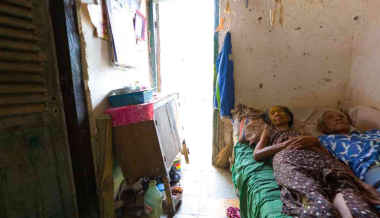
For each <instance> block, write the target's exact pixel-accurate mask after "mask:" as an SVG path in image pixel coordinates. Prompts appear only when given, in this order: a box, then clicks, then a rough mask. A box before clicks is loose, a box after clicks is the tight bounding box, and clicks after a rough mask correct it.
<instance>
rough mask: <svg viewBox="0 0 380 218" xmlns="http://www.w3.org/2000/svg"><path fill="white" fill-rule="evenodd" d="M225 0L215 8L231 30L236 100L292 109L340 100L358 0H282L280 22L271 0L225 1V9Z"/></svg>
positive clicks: (347, 74)
mask: <svg viewBox="0 0 380 218" xmlns="http://www.w3.org/2000/svg"><path fill="white" fill-rule="evenodd" d="M226 2H227V0H221V1H220V7H221V8H220V13H221V16H222V17H225V18H226V21H225V25H226V26H227V28H228V26H230V29H231V34H232V53H233V59H234V63H235V65H234V66H235V68H234V69H235V70H234V74H235V77H234V78H235V91H236V103H244V104H248V105H250V106H256V107H267V106H269V105H273V104H282V105H288V106H290V107H293V108H294V107H313V106H333V107H334V106H335V107H336V106H338V105H339V104H341V103H343V101H344V99H345V98H344V97H345V92H346V88H347V85H348V83H349V79H350V74H351V66H352V52H353V48H352V46H353V35H354V32H355V30H356V29H357V26H359V25H361V20H360V16H361V12H362V9H361V2H362V1H358V0H344V1H342V0H328V1H327V0H282V7H283V25H281V24H279V22H278V19H277V20H276V23H275V24H274V25H273V26H271V25H270V9H272V10H273V9H274V8H275V0H265V1H262V0H260V1H252V0H249V8H246V7H245V0H244V1H234V0H229V2H230V6H231V13H230V14H227V13H226V12H225V6H226ZM278 7H279V5H278ZM277 16H278V17H279V16H280V12H278V13H277ZM356 16H359V19H356ZM278 17H277V18H278ZM223 38H224V32H222V33H221V34H220V41H221V42H222V41H223Z"/></svg>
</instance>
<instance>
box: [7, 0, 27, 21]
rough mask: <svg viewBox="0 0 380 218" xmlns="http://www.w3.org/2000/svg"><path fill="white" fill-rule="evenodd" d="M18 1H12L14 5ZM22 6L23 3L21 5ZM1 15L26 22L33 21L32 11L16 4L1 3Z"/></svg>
mask: <svg viewBox="0 0 380 218" xmlns="http://www.w3.org/2000/svg"><path fill="white" fill-rule="evenodd" d="M14 2H16V1H12V3H14ZM20 4H21V3H20ZM0 13H1V14H6V15H9V16H13V17H19V18H22V19H26V20H32V18H33V15H32V11H31V10H29V9H27V8H22V7H17V6H16V5H15V4H9V3H5V2H0Z"/></svg>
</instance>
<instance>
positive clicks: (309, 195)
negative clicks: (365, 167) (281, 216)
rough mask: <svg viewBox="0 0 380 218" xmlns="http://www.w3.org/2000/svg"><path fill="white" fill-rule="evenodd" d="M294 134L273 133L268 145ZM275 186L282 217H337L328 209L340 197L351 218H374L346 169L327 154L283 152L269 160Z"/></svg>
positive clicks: (336, 213)
mask: <svg viewBox="0 0 380 218" xmlns="http://www.w3.org/2000/svg"><path fill="white" fill-rule="evenodd" d="M299 135H300V134H299V133H298V132H297V131H295V130H292V129H290V130H287V131H274V132H272V134H271V137H270V144H277V143H281V142H284V141H286V140H288V139H290V138H291V137H296V136H299ZM273 168H274V174H275V178H276V181H277V183H278V184H279V186H280V188H281V200H282V202H283V213H285V214H287V215H291V216H294V217H339V216H340V215H339V213H338V211H337V209H336V208H335V207H334V206H333V205H332V202H333V199H334V197H335V195H336V194H337V193H342V194H343V198H344V199H345V201H346V202H347V204H348V206H349V208H350V210H351V213H352V215H353V216H354V217H363V218H364V217H366V218H371V217H378V215H377V214H376V212H374V210H373V208H372V207H371V205H369V204H368V203H367V202H366V201H365V200H364V199H363V197H362V194H361V193H360V191H359V189H358V188H357V184H355V182H354V181H353V180H352V177H350V176H348V174H347V173H346V171H347V167H346V166H344V164H343V163H341V162H339V161H338V160H336V159H334V158H332V157H331V156H330V155H329V154H326V153H318V152H315V151H312V150H304V149H300V150H290V149H284V150H282V151H280V152H279V153H277V154H276V155H275V156H274V158H273Z"/></svg>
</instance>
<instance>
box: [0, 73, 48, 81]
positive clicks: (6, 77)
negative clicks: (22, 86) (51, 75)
mask: <svg viewBox="0 0 380 218" xmlns="http://www.w3.org/2000/svg"><path fill="white" fill-rule="evenodd" d="M45 82H46V81H45V79H44V78H43V77H41V76H40V75H34V74H26V75H24V74H0V83H45Z"/></svg>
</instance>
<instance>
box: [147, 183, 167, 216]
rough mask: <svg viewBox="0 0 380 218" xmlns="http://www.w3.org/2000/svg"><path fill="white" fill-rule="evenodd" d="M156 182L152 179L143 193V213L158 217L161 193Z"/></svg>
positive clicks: (160, 209)
mask: <svg viewBox="0 0 380 218" xmlns="http://www.w3.org/2000/svg"><path fill="white" fill-rule="evenodd" d="M156 184H157V182H156V181H155V180H152V181H150V182H149V187H148V189H147V190H146V192H145V194H144V209H145V213H146V214H147V215H148V217H150V218H160V216H161V214H162V200H163V195H162V193H161V192H160V191H159V190H158V188H157V186H156Z"/></svg>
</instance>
